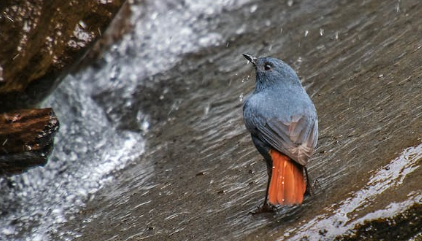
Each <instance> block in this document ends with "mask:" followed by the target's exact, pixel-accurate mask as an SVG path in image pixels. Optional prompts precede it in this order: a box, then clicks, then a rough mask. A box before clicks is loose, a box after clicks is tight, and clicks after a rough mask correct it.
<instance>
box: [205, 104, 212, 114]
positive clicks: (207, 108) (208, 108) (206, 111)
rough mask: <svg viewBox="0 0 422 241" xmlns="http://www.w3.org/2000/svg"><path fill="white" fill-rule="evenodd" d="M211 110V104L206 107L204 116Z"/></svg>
mask: <svg viewBox="0 0 422 241" xmlns="http://www.w3.org/2000/svg"><path fill="white" fill-rule="evenodd" d="M210 108H211V106H210V105H209V104H208V105H207V106H205V109H204V115H208V113H209V112H210Z"/></svg>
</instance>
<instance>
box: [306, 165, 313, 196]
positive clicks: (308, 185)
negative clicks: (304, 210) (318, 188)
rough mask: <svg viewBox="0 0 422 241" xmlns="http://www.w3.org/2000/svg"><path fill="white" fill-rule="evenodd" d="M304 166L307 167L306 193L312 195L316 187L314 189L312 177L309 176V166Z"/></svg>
mask: <svg viewBox="0 0 422 241" xmlns="http://www.w3.org/2000/svg"><path fill="white" fill-rule="evenodd" d="M304 168H305V174H306V191H305V195H309V196H312V195H314V189H313V187H312V184H311V178H310V177H309V174H308V168H306V167H304Z"/></svg>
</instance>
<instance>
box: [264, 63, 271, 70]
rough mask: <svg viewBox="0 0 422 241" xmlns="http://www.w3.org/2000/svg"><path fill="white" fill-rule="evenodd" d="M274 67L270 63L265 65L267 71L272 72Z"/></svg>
mask: <svg viewBox="0 0 422 241" xmlns="http://www.w3.org/2000/svg"><path fill="white" fill-rule="evenodd" d="M272 67H273V66H272V65H271V64H270V63H266V64H265V65H264V69H265V70H270V69H271V68H272Z"/></svg>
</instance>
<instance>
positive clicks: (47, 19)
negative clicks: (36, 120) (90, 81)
mask: <svg viewBox="0 0 422 241" xmlns="http://www.w3.org/2000/svg"><path fill="white" fill-rule="evenodd" d="M123 2H124V1H123V0H112V1H97V0H92V1H73V0H72V1H53V2H51V1H43V0H37V1H26V0H22V1H7V0H6V1H2V2H1V3H0V33H1V34H0V43H1V45H2V48H1V50H0V95H1V98H0V111H7V110H12V109H21V108H28V107H32V106H34V105H36V104H38V103H39V102H40V101H42V100H44V99H45V98H46V97H47V96H48V94H49V93H50V92H51V91H52V90H53V89H55V87H56V86H57V85H58V84H59V83H60V81H61V80H62V78H63V77H64V76H65V75H66V74H67V72H68V71H69V67H71V66H72V65H74V64H75V63H76V62H77V61H78V60H79V59H80V57H82V56H83V54H84V53H85V52H86V50H87V49H88V47H89V46H90V45H91V44H92V43H94V41H95V40H96V39H97V38H98V36H101V34H102V32H103V31H104V30H105V28H106V27H107V26H108V24H109V23H110V22H111V20H112V19H113V16H114V14H115V13H116V12H117V11H118V10H119V8H120V6H121V5H122V4H123Z"/></svg>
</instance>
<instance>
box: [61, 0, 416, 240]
mask: <svg viewBox="0 0 422 241" xmlns="http://www.w3.org/2000/svg"><path fill="white" fill-rule="evenodd" d="M290 3H291V4H290ZM289 5H291V6H289ZM421 14H422V7H421V6H420V4H419V2H418V1H416V0H415V1H399V2H397V1H394V2H392V1H389V2H387V1H365V2H358V1H353V2H350V1H340V2H339V1H318V2H314V1H300V2H296V1H287V2H286V3H280V2H279V1H274V2H258V1H257V2H249V3H246V4H245V5H244V6H242V8H238V9H231V10H230V11H226V12H225V11H223V12H222V13H220V14H218V15H217V16H215V18H216V19H219V20H218V21H214V22H213V21H212V20H210V28H211V29H212V31H215V32H218V33H220V34H221V35H222V36H223V39H225V41H226V44H221V45H217V46H214V47H207V48H205V49H200V50H198V51H196V52H195V53H190V54H187V55H185V56H184V57H183V59H182V61H181V62H179V63H178V64H177V65H176V66H174V67H173V68H172V69H170V70H168V71H166V72H164V73H159V74H156V75H154V76H152V77H151V78H150V81H152V82H153V83H154V84H152V87H151V86H148V87H146V86H139V87H138V90H137V91H136V93H137V94H136V95H134V101H135V103H136V104H137V106H138V107H139V108H140V109H142V110H143V111H144V112H145V113H152V117H153V121H152V127H151V128H150V131H149V132H148V133H147V134H146V138H147V144H146V151H145V153H144V155H143V156H141V157H140V158H139V159H138V160H136V162H134V163H132V164H131V165H129V166H127V168H126V169H124V170H123V171H119V172H118V173H115V175H114V176H115V180H114V181H113V183H111V184H110V185H108V186H107V187H105V188H103V189H102V190H101V191H99V192H98V193H97V194H96V195H95V196H94V197H93V198H92V200H91V201H90V202H88V203H87V206H86V208H84V209H83V210H81V211H80V212H79V213H78V214H77V215H76V216H75V217H73V220H72V221H69V222H68V223H67V224H66V225H65V226H64V227H63V228H62V230H63V232H66V231H72V232H77V233H80V236H79V237H78V238H76V240H144V239H146V240H216V239H217V240H218V239H222V240H276V239H282V240H283V239H289V238H290V239H291V240H298V239H300V238H305V240H306V239H310V240H319V239H328V240H331V239H334V238H335V237H338V238H344V239H346V240H347V239H353V237H355V236H354V235H364V234H365V233H364V232H365V231H364V227H365V225H370V224H371V222H372V224H375V223H376V222H380V223H382V225H385V227H388V228H389V229H391V232H386V233H382V232H377V231H375V232H374V233H372V234H371V233H366V234H367V235H369V236H368V237H369V238H370V237H373V238H374V237H376V238H382V237H384V238H386V237H393V236H391V235H396V236H394V237H395V238H397V239H408V238H410V237H413V236H415V235H416V234H417V233H418V232H421V230H420V227H421V225H417V224H418V223H417V224H416V226H415V227H414V228H413V229H409V230H403V229H400V230H402V231H400V232H397V230H398V229H395V228H399V227H398V226H397V225H395V222H392V221H391V220H396V219H395V216H399V218H402V217H404V216H406V215H402V214H403V213H406V212H408V211H409V210H415V212H417V213H418V214H419V216H420V214H421V213H420V204H421V188H420V183H421V181H422V179H421V174H422V173H421V169H420V168H419V167H420V164H421V161H420V160H421V157H420V155H421V150H420V146H419V144H420V143H421V137H422V134H421V133H422V121H421V115H422V111H421V109H422V104H421V103H422V101H421V100H422V91H421V90H422V69H421V68H420V66H422V59H421V58H420V56H421V53H422V49H421V48H422V40H421V39H420V36H421V34H422V31H421V30H422V29H421V28H422V27H421V26H422V20H421V18H420V17H419V16H421ZM239 28H243V29H242V31H239V32H237V33H236V30H238V29H239ZM245 52H248V53H250V54H254V55H259V56H262V55H271V56H274V57H278V58H281V59H284V60H285V61H286V62H287V63H289V64H291V65H292V67H293V68H294V69H295V70H296V71H297V72H298V74H299V76H300V78H301V80H302V81H303V84H304V86H305V87H306V88H307V91H308V93H309V94H310V96H311V98H312V99H313V101H314V103H315V105H316V108H317V111H318V114H319V123H320V138H319V145H318V149H317V150H316V154H315V155H314V158H313V159H312V161H311V162H310V164H309V171H310V175H311V176H312V177H314V178H316V179H318V183H319V186H318V188H317V189H316V195H314V196H313V197H311V198H307V199H305V202H304V204H303V205H302V206H300V207H284V208H279V209H278V211H277V212H276V213H275V214H265V215H258V216H252V215H249V214H248V212H249V211H252V210H254V208H255V207H256V206H257V205H259V204H260V203H261V200H262V198H263V195H264V191H265V183H266V180H267V176H266V175H267V174H266V171H265V164H264V163H263V162H262V161H261V156H260V155H259V154H258V152H257V151H256V150H255V148H254V147H253V145H252V142H251V140H250V137H249V135H248V133H247V131H246V130H245V127H244V126H243V122H242V100H243V98H244V96H246V95H247V94H248V93H250V92H251V90H252V89H253V86H254V77H253V76H251V75H253V69H252V67H251V66H250V65H247V64H246V61H245V60H244V59H243V57H242V56H241V54H242V53H245ZM160 87H166V88H167V90H166V91H167V92H165V93H164V92H163V93H162V96H163V97H162V98H161V97H160V96H161V95H160V94H156V93H160V91H159V90H160ZM107 97H108V95H107V93H103V95H102V94H101V93H100V94H99V95H98V96H97V97H96V98H97V101H98V103H102V104H104V105H106V101H105V99H107ZM157 103H159V105H157ZM115 107H116V106H115ZM116 108H119V106H117V107H116ZM120 108H124V106H120ZM131 116H132V117H131ZM127 118H128V119H129V120H128V119H126V120H125V121H127V122H128V123H130V122H131V120H130V118H133V115H130V113H129V114H128V115H127ZM408 147H415V148H413V149H412V148H411V149H406V148H408ZM395 204H400V205H399V206H400V207H401V208H395V207H396V206H395ZM408 217H409V220H413V219H412V217H413V216H412V215H409V216H408ZM377 220H378V221H377ZM383 220H384V221H383ZM388 220H389V221H388ZM397 220H398V219H397ZM409 222H410V221H409ZM412 222H413V221H412ZM416 222H419V224H420V220H419V221H416ZM355 225H356V226H355ZM375 226H376V225H374V227H375ZM374 230H377V229H374ZM383 230H384V231H383V232H385V229H383ZM397 233H399V234H397ZM371 235H372V236H371ZM397 235H400V237H398V236H397Z"/></svg>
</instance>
